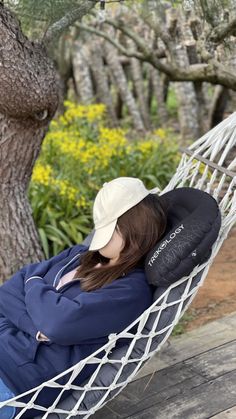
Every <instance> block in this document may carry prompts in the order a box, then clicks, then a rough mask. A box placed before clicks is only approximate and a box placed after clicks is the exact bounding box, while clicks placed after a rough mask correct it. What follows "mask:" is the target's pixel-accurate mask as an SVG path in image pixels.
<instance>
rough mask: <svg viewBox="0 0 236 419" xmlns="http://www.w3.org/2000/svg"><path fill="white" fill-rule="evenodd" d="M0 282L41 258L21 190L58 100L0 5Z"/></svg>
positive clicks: (41, 56)
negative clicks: (23, 266)
mask: <svg viewBox="0 0 236 419" xmlns="http://www.w3.org/2000/svg"><path fill="white" fill-rule="evenodd" d="M0 45H1V46H0V91H1V96H0V179H1V185H0V194H1V195H0V197H1V199H0V214H1V217H0V241H1V247H0V280H5V279H6V278H8V277H9V276H10V275H11V274H12V273H13V272H14V271H15V270H16V269H18V268H20V267H21V266H22V265H23V264H25V263H30V262H32V261H37V260H39V259H41V258H42V257H43V253H42V250H41V246H40V244H39V237H38V233H37V229H36V227H35V224H34V221H33V218H32V214H31V209H30V205H29V202H28V199H27V188H28V185H29V182H30V178H31V174H32V170H33V166H34V163H35V160H36V159H37V157H38V154H39V152H40V147H41V143H42V140H43V137H44V135H45V133H46V131H47V128H48V125H49V122H50V120H51V118H52V117H53V115H54V113H55V110H56V107H57V103H58V83H57V76H56V73H55V69H54V67H53V65H52V62H51V60H49V59H48V58H47V54H46V51H45V49H44V48H43V47H42V46H41V45H39V44H37V43H36V42H30V41H29V40H28V39H27V38H26V37H25V36H24V35H23V34H22V32H21V30H20V25H19V22H18V21H17V20H16V19H15V18H14V17H13V16H12V14H11V12H9V11H8V10H7V9H5V8H4V6H3V4H2V3H0Z"/></svg>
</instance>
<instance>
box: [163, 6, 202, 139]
mask: <svg viewBox="0 0 236 419" xmlns="http://www.w3.org/2000/svg"><path fill="white" fill-rule="evenodd" d="M166 16H167V22H168V28H169V31H170V33H171V28H172V27H174V24H173V22H177V26H176V28H175V30H174V32H173V33H171V35H172V39H173V40H174V41H175V43H176V45H175V48H173V50H172V54H173V59H174V60H175V64H177V65H178V67H179V68H180V69H181V68H182V67H184V68H188V67H189V58H188V54H187V50H186V47H185V43H184V42H183V41H185V40H186V38H187V34H186V31H187V30H188V28H187V27H186V24H185V21H184V17H183V16H181V15H180V13H179V14H178V16H177V13H176V10H174V9H170V10H168V11H167V13H166ZM175 91H176V96H177V99H178V105H179V106H178V115H179V123H180V129H181V136H182V138H183V139H184V140H185V139H188V140H189V139H191V140H194V139H196V138H198V136H199V135H200V127H199V122H198V103H197V98H196V94H195V89H194V85H193V83H192V82H186V83H175Z"/></svg>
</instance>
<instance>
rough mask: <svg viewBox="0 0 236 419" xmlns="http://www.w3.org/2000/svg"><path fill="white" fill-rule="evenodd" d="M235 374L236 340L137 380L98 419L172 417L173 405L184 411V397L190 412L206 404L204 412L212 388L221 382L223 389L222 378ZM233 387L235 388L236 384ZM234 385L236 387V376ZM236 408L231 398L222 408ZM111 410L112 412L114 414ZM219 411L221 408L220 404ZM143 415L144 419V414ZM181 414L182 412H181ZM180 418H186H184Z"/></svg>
mask: <svg viewBox="0 0 236 419" xmlns="http://www.w3.org/2000/svg"><path fill="white" fill-rule="evenodd" d="M232 371H235V372H236V340H235V341H233V342H229V343H227V344H224V345H221V346H220V347H218V348H214V349H212V350H210V351H206V352H205V353H203V354H200V355H198V356H195V357H192V358H191V359H188V360H185V361H183V362H180V363H177V364H176V365H172V366H170V367H168V368H165V369H162V370H160V371H158V372H156V373H155V374H154V375H148V376H144V377H142V378H140V379H139V380H135V381H133V382H132V383H130V384H129V385H128V386H127V387H126V388H125V389H124V390H123V391H122V392H121V393H120V394H119V395H118V396H117V397H116V398H115V399H113V400H112V401H111V402H110V403H108V405H107V406H106V408H103V409H101V410H100V411H98V412H97V413H96V414H95V415H94V419H95V418H96V419H108V418H109V419H116V418H118V417H122V418H127V417H134V418H135V419H136V414H137V415H139V413H138V412H146V411H147V414H148V417H149V415H151V411H152V410H153V411H154V412H155V414H157V412H160V411H161V412H162V411H163V412H164V413H163V416H162V417H163V419H164V418H165V416H164V415H166V414H167V413H168V415H170V412H169V408H168V406H169V405H171V406H172V408H173V405H175V404H176V407H175V408H174V409H173V411H175V410H176V409H178V408H180V407H179V403H180V401H181V400H182V397H183V396H184V397H185V409H186V411H188V409H189V408H191V409H192V408H193V407H192V406H194V409H195V404H200V405H202V408H203V409H204V403H207V406H206V407H207V408H208V397H211V393H210V392H209V391H210V390H211V388H212V387H211V386H213V387H214V386H216V390H217V388H218V387H217V382H218V381H216V380H219V383H220V384H219V385H218V386H220V385H221V379H222V380H223V378H222V377H226V376H227V374H229V373H231V372H232ZM225 379H226V378H225ZM231 384H232V386H233V382H232V383H231ZM222 385H224V384H222ZM234 385H235V387H236V377H235V382H234ZM201 387H203V389H204V388H205V391H207V392H208V393H209V394H208V396H206V397H205V395H204V394H203V393H204V390H201ZM208 387H209V389H208ZM196 388H197V389H198V390H197V391H198V393H199V395H198V396H197V397H196V394H198V393H196V394H195V393H194V389H196ZM220 388H221V387H220ZM220 391H223V387H222V388H221V390H220V389H219V392H220ZM216 397H217V399H218V400H221V399H220V397H218V395H217V393H216ZM224 397H225V396H224ZM235 400H236V398H235ZM213 401H214V398H213ZM221 402H222V400H221ZM180 404H181V403H180ZM188 405H189V407H188ZM232 405H233V401H232V400H231V398H230V399H229V404H228V401H227V397H226V399H225V404H223V405H220V409H221V410H224V409H227V408H228V407H231V406H232ZM222 406H223V407H222ZM109 408H111V409H112V412H111V411H110V410H109ZM181 408H182V407H181ZM217 408H219V405H218V404H217ZM159 409H160V410H159ZM211 409H212V407H211ZM218 411H219V410H214V409H213V410H210V413H211V414H215V413H217V412H218ZM140 414H141V416H140V419H141V418H142V415H143V413H140ZM161 414H162V413H161ZM180 414H182V413H181V412H180ZM183 414H184V412H183ZM159 415H160V413H158V416H157V417H158V418H159ZM151 417H152V416H150V418H151ZM154 417H155V416H154ZM166 417H168V419H169V417H170V418H171V417H172V416H166ZM179 417H180V418H181V419H182V416H179ZM189 417H191V416H189ZM208 417H209V416H208ZM137 418H139V416H137ZM186 418H187V416H186ZM191 419H192V417H191Z"/></svg>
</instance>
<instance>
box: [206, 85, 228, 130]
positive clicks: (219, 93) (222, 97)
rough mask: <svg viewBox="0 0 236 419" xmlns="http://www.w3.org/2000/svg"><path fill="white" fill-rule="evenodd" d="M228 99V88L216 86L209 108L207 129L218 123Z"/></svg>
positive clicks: (221, 118)
mask: <svg viewBox="0 0 236 419" xmlns="http://www.w3.org/2000/svg"><path fill="white" fill-rule="evenodd" d="M228 99H229V90H228V89H227V88H226V87H224V86H219V85H218V86H216V87H215V91H214V96H213V99H212V106H211V108H210V110H209V129H211V128H213V127H215V126H216V125H217V124H219V123H220V122H221V121H222V120H223V117H224V112H225V109H226V105H227V103H228Z"/></svg>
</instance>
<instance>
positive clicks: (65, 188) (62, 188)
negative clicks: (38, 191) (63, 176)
mask: <svg viewBox="0 0 236 419" xmlns="http://www.w3.org/2000/svg"><path fill="white" fill-rule="evenodd" d="M51 183H52V185H54V186H56V187H58V189H59V195H61V196H64V197H66V198H68V199H69V201H74V200H75V198H76V195H77V189H76V188H74V187H73V186H71V185H70V183H69V182H68V181H67V180H60V179H53V180H52V182H51Z"/></svg>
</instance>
